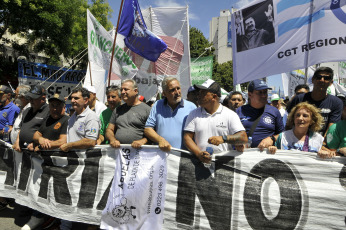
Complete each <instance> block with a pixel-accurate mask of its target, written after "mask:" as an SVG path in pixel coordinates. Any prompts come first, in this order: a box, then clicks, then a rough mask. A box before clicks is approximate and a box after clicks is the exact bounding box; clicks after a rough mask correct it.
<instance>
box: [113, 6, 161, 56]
mask: <svg viewBox="0 0 346 230" xmlns="http://www.w3.org/2000/svg"><path fill="white" fill-rule="evenodd" d="M118 33H119V34H122V35H124V36H125V37H126V38H125V44H126V46H127V47H128V48H129V49H130V50H132V51H133V52H135V53H137V54H139V55H141V56H142V57H144V58H145V59H148V60H150V61H153V62H155V61H156V60H157V59H158V58H159V57H160V54H161V53H162V52H164V51H165V50H166V49H167V45H166V43H165V42H164V41H163V40H162V39H160V38H159V37H157V36H156V35H155V34H153V33H152V32H150V31H149V30H148V29H147V26H146V25H145V22H144V20H143V16H142V13H141V9H140V7H139V4H138V1H137V0H125V3H124V7H123V11H122V14H121V17H120V23H119V28H118Z"/></svg>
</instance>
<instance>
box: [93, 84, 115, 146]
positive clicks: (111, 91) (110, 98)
mask: <svg viewBox="0 0 346 230" xmlns="http://www.w3.org/2000/svg"><path fill="white" fill-rule="evenodd" d="M106 95H107V102H108V108H107V109H106V110H104V111H103V112H102V113H101V115H100V121H101V130H100V135H99V138H98V139H97V144H98V145H100V144H101V143H103V142H105V144H108V140H106V141H105V135H106V129H107V126H108V123H109V120H110V119H111V116H112V113H113V111H114V109H115V108H117V107H118V106H119V105H120V104H121V98H120V97H121V96H120V95H121V92H120V88H119V87H118V86H115V85H111V86H109V87H107V90H106Z"/></svg>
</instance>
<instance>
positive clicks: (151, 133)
mask: <svg viewBox="0 0 346 230" xmlns="http://www.w3.org/2000/svg"><path fill="white" fill-rule="evenodd" d="M144 135H145V136H146V137H148V138H149V139H150V140H152V141H153V142H155V143H158V145H159V148H160V149H161V150H162V151H164V152H169V151H171V147H172V146H171V145H170V144H169V143H168V141H166V140H165V138H163V137H161V136H160V135H159V134H157V133H156V132H155V130H154V129H153V128H151V127H147V128H145V129H144Z"/></svg>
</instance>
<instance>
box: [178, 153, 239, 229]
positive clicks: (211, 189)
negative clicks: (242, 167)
mask: <svg viewBox="0 0 346 230" xmlns="http://www.w3.org/2000/svg"><path fill="white" fill-rule="evenodd" d="M233 160H234V157H231V156H222V157H219V158H217V162H216V165H215V168H216V169H215V174H214V175H215V177H212V176H211V173H210V171H209V169H207V168H206V167H204V165H203V164H202V163H201V162H200V161H199V160H198V159H197V158H196V157H195V156H191V155H188V154H184V153H181V158H180V165H179V175H178V191H177V199H176V201H177V208H176V221H177V222H178V223H181V224H184V225H188V226H191V227H192V226H193V223H194V216H195V215H194V213H195V197H196V195H197V196H198V198H199V200H200V202H201V205H202V207H203V210H204V212H205V214H206V216H207V218H208V221H209V223H210V227H211V229H230V223H231V216H232V215H231V213H232V190H233V178H234V170H231V169H230V168H226V167H225V166H224V164H227V165H230V166H232V167H233V166H234V161H233ZM226 213H227V214H226ZM194 228H198V226H194Z"/></svg>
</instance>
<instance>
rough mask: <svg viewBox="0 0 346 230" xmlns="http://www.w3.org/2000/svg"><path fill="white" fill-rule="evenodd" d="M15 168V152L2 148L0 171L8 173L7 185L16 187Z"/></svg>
mask: <svg viewBox="0 0 346 230" xmlns="http://www.w3.org/2000/svg"><path fill="white" fill-rule="evenodd" d="M15 168H16V166H15V161H14V151H13V150H12V149H10V148H6V147H2V146H0V171H4V172H6V179H5V182H4V184H5V185H11V186H14V185H15V183H14V181H15V171H14V170H15Z"/></svg>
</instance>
